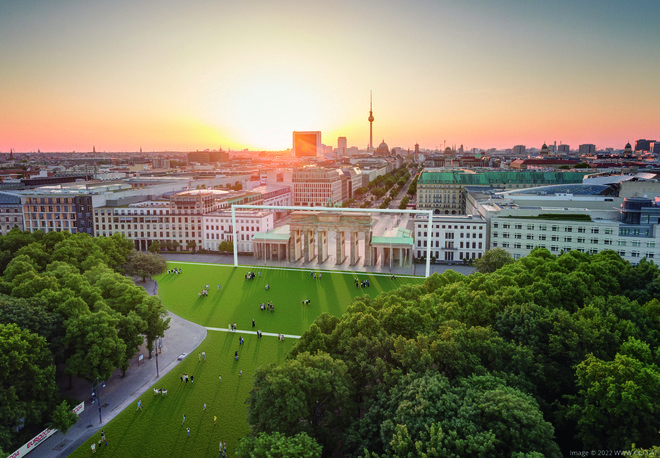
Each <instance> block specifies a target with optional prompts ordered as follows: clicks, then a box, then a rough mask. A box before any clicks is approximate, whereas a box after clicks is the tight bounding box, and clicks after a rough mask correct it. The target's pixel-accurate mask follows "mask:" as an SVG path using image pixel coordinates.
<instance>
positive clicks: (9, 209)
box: [0, 192, 25, 235]
mask: <svg viewBox="0 0 660 458" xmlns="http://www.w3.org/2000/svg"><path fill="white" fill-rule="evenodd" d="M14 228H17V229H19V230H21V231H22V230H24V229H25V226H24V225H23V207H22V205H21V198H20V196H18V195H16V194H12V193H7V192H0V235H6V234H7V233H8V232H9V231H11V230H12V229H14Z"/></svg>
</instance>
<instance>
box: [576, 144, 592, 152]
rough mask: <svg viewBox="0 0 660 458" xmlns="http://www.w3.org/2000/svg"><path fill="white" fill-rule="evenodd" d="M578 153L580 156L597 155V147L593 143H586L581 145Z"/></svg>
mask: <svg viewBox="0 0 660 458" xmlns="http://www.w3.org/2000/svg"><path fill="white" fill-rule="evenodd" d="M578 152H579V153H580V154H596V145H594V144H593V143H585V144H583V145H580V148H579V150H578Z"/></svg>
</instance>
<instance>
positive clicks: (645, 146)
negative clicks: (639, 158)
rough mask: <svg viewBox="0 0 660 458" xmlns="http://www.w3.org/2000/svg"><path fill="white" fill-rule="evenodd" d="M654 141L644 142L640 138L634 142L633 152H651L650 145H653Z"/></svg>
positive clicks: (644, 140)
mask: <svg viewBox="0 0 660 458" xmlns="http://www.w3.org/2000/svg"><path fill="white" fill-rule="evenodd" d="M654 142H655V140H646V139H643V138H640V139H639V140H637V141H636V142H635V151H651V143H654Z"/></svg>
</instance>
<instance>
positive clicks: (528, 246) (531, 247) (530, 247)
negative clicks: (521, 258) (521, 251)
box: [525, 244, 534, 250]
mask: <svg viewBox="0 0 660 458" xmlns="http://www.w3.org/2000/svg"><path fill="white" fill-rule="evenodd" d="M525 249H526V250H533V249H534V245H530V244H527V245H525Z"/></svg>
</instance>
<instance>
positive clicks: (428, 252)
mask: <svg viewBox="0 0 660 458" xmlns="http://www.w3.org/2000/svg"><path fill="white" fill-rule="evenodd" d="M236 209H246V210H292V211H329V212H342V213H351V212H354V213H407V214H417V215H427V216H428V218H429V222H428V227H427V231H426V240H427V243H426V275H425V276H426V277H428V276H429V275H431V242H430V240H431V228H432V226H433V210H399V209H393V208H392V209H387V208H383V209H381V208H340V207H293V206H277V205H232V207H231V223H232V232H233V240H234V267H238V248H237V247H238V243H236V242H237V238H236V237H237V231H236Z"/></svg>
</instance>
